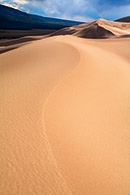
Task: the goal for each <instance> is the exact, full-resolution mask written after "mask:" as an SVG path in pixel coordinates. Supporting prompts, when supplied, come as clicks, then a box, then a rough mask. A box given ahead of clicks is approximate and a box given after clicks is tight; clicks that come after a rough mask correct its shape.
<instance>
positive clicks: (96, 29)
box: [75, 24, 114, 39]
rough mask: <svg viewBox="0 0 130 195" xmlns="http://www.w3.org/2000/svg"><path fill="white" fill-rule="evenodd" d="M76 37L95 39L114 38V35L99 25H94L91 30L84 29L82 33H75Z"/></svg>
mask: <svg viewBox="0 0 130 195" xmlns="http://www.w3.org/2000/svg"><path fill="white" fill-rule="evenodd" d="M75 35H76V36H78V37H81V38H94V39H97V38H98V39H99V38H106V37H110V36H114V34H113V33H112V32H111V31H109V30H107V29H104V28H103V27H101V26H99V25H98V24H94V25H93V26H92V27H90V28H86V29H83V30H81V31H80V32H77V33H75Z"/></svg>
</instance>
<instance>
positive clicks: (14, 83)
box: [0, 38, 79, 195]
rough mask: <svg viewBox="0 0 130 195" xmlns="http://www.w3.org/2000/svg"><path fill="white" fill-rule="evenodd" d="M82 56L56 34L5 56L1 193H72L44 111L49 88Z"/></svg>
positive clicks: (0, 102)
mask: <svg viewBox="0 0 130 195" xmlns="http://www.w3.org/2000/svg"><path fill="white" fill-rule="evenodd" d="M78 61H79V54H78V52H77V51H76V49H75V48H73V47H72V46H70V45H68V44H67V43H60V42H59V41H58V40H57V38H50V39H46V40H41V41H37V42H35V43H32V44H29V45H26V46H23V47H21V48H19V49H17V50H13V51H10V52H8V53H5V54H2V55H1V56H0V107H1V111H0V118H1V122H0V195H9V194H10V195H18V194H19V195H34V194H37V195H41V194H44V195H49V194H55V195H61V194H66V195H68V194H69V195H70V194H71V193H70V190H69V189H68V187H67V184H66V182H65V180H64V178H63V177H62V175H61V174H60V171H59V168H58V166H57V164H56V161H55V157H54V155H53V153H52V151H51V148H50V144H49V142H48V139H47V136H46V132H45V129H44V125H43V123H42V121H43V118H42V112H43V106H44V102H45V101H46V98H47V97H48V94H49V93H50V91H51V90H52V89H53V88H54V87H55V85H56V84H57V82H58V81H59V80H60V79H63V78H64V76H65V75H66V74H68V73H69V72H70V71H72V70H73V68H74V67H75V66H76V65H77V63H78Z"/></svg>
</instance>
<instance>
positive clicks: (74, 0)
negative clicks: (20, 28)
mask: <svg viewBox="0 0 130 195" xmlns="http://www.w3.org/2000/svg"><path fill="white" fill-rule="evenodd" d="M0 3H1V4H4V5H7V6H11V7H14V8H16V9H20V10H22V11H25V12H28V13H34V14H38V15H42V16H49V17H55V18H64V19H71V20H77V21H78V20H79V21H85V22H90V21H92V20H95V19H98V18H105V19H108V20H115V19H117V18H121V17H125V16H128V15H130V0H0Z"/></svg>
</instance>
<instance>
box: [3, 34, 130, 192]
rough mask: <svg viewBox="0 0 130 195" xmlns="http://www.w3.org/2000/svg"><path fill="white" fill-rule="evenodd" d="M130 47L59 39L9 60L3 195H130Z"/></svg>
mask: <svg viewBox="0 0 130 195" xmlns="http://www.w3.org/2000/svg"><path fill="white" fill-rule="evenodd" d="M127 40H128V41H127V42H126V39H125V40H124V39H118V40H113V42H112V41H111V43H110V44H108V42H107V41H109V40H106V42H104V41H102V40H99V42H97V41H95V42H94V40H84V39H81V38H77V37H75V36H56V37H51V38H47V39H43V40H38V41H35V42H32V43H30V44H28V45H24V46H22V47H20V48H18V49H16V50H12V51H9V52H7V53H4V54H1V56H0V92H1V93H0V107H1V110H0V117H1V122H0V195H42V194H44V195H62V194H63V195H86V194H88V195H110V194H112V195H129V194H130V187H129V186H130V182H129V181H130V166H129V165H130V155H129V154H130V149H129V144H130V134H129V129H130V118H129V116H130V101H129V99H130V65H129V57H128V52H129V47H128V46H126V45H127V44H128V42H130V39H129V38H128V39H127ZM117 41H118V43H117ZM107 45H109V46H108V47H107ZM119 45H121V48H122V50H123V53H122V51H121V49H119ZM126 48H127V49H126ZM126 50H127V51H126ZM125 51H126V53H125Z"/></svg>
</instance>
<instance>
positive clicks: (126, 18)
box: [115, 16, 130, 22]
mask: <svg viewBox="0 0 130 195" xmlns="http://www.w3.org/2000/svg"><path fill="white" fill-rule="evenodd" d="M115 21H116V22H130V16H127V17H124V18H120V19H118V20H115Z"/></svg>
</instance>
